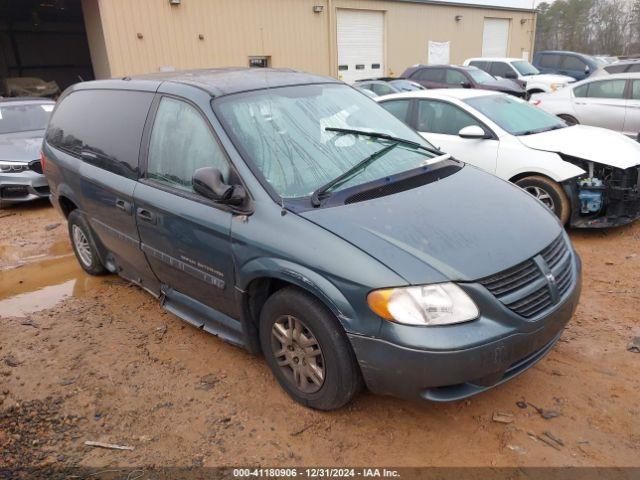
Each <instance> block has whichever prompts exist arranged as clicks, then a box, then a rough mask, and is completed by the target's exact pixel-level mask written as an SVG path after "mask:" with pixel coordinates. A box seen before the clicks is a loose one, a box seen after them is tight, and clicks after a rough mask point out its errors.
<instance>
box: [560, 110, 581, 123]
mask: <svg viewBox="0 0 640 480" xmlns="http://www.w3.org/2000/svg"><path fill="white" fill-rule="evenodd" d="M558 118H560V119H562V120H564V121H565V123H566V124H567V125H569V126H572V125H580V122H579V121H578V119H577V118H576V117H572V116H571V115H566V114H564V113H561V114H560V115H558Z"/></svg>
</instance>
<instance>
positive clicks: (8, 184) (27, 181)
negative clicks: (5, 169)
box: [0, 170, 49, 205]
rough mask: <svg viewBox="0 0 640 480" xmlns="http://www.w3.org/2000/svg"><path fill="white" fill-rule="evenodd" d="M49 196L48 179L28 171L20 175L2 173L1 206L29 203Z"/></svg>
mask: <svg viewBox="0 0 640 480" xmlns="http://www.w3.org/2000/svg"><path fill="white" fill-rule="evenodd" d="M48 196H49V184H48V183H47V178H46V177H45V176H44V175H42V174H40V173H37V172H34V171H31V170H28V171H25V172H20V173H0V204H1V205H8V204H13V203H22V202H29V201H31V200H36V199H38V198H47V197H48Z"/></svg>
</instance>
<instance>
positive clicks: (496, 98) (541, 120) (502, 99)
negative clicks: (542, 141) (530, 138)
mask: <svg viewBox="0 0 640 480" xmlns="http://www.w3.org/2000/svg"><path fill="white" fill-rule="evenodd" d="M466 103H467V104H468V105H469V106H471V107H473V108H475V109H476V110H478V111H479V112H480V113H482V114H483V115H485V116H486V117H488V118H489V119H490V120H492V121H494V122H495V123H497V124H498V125H499V126H500V127H501V128H502V129H504V130H505V131H507V132H509V133H510V134H512V135H516V136H519V135H532V134H534V133H542V132H547V131H549V130H557V129H558V128H564V127H566V126H567V125H566V124H565V123H564V122H563V121H562V120H560V119H559V118H558V117H556V116H554V115H551V114H550V113H547V112H545V111H544V110H542V109H540V108H538V107H534V106H533V105H530V104H528V103H527V102H524V101H522V100H519V99H517V98H514V97H511V96H508V95H504V94H500V95H484V96H481V97H474V98H469V99H467V100H466Z"/></svg>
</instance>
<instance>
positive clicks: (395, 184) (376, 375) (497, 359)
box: [43, 69, 581, 410]
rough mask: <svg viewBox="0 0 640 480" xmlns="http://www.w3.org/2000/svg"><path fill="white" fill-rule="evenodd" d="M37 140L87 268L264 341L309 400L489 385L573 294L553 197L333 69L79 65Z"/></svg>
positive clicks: (448, 395) (460, 393)
mask: <svg viewBox="0 0 640 480" xmlns="http://www.w3.org/2000/svg"><path fill="white" fill-rule="evenodd" d="M43 149H44V158H45V159H46V160H45V172H46V174H47V177H48V178H49V181H50V184H51V188H52V201H53V203H54V205H56V207H57V208H58V209H59V210H60V211H61V212H62V213H63V214H64V215H65V216H66V217H67V220H68V225H69V234H70V237H71V241H72V245H73V248H74V251H75V253H76V256H77V258H78V261H79V263H80V265H81V266H82V268H84V269H85V270H86V271H87V272H88V273H90V274H101V273H104V272H107V271H109V272H117V273H118V274H119V275H122V276H123V277H125V278H127V279H129V280H130V281H132V282H133V283H136V284H138V285H140V286H142V287H143V288H144V289H146V290H148V291H149V292H151V293H152V294H153V295H156V296H159V297H161V298H162V302H161V303H162V305H164V307H165V308H166V309H168V310H169V311H171V312H173V313H175V314H176V315H178V316H179V317H182V318H183V319H185V320H186V321H187V322H190V323H191V324H193V325H195V326H196V327H198V328H201V329H204V330H205V331H207V332H211V333H214V334H216V335H219V336H220V337H221V338H223V339H225V340H228V341H230V342H232V343H235V344H238V345H242V346H244V347H245V348H247V349H248V350H249V351H251V352H255V353H258V352H260V351H262V353H263V354H264V356H265V358H266V361H267V363H268V365H269V367H270V368H271V370H272V371H273V374H274V376H275V377H276V379H277V380H278V382H279V383H280V384H281V385H282V387H283V388H284V389H285V390H286V391H287V392H288V393H289V394H290V395H291V396H292V397H293V398H294V399H295V400H296V401H298V402H300V403H302V404H304V405H307V406H309V407H312V408H317V409H324V410H328V409H332V408H337V407H340V406H341V405H344V404H345V403H346V402H348V401H349V399H351V398H352V397H353V396H354V395H355V394H356V392H357V391H358V390H359V388H360V386H361V383H362V381H364V383H365V384H366V385H367V386H368V387H369V389H370V390H372V391H373V392H377V393H380V394H393V395H397V396H401V397H408V398H416V399H429V400H434V401H447V400H456V399H460V398H464V397H467V396H469V395H473V394H475V393H479V392H482V391H485V390H487V389H489V388H491V387H493V386H495V385H498V384H500V383H503V382H505V381H507V380H509V379H511V378H513V377H514V376H516V375H518V374H520V373H522V372H523V371H524V370H526V369H528V368H529V367H530V366H532V365H533V364H535V363H536V362H538V361H539V360H540V359H541V358H542V357H544V356H545V355H546V354H547V352H548V351H549V350H550V349H551V348H552V347H553V345H554V344H555V342H556V341H557V340H558V338H559V337H560V335H561V332H562V330H563V328H564V326H565V324H566V323H567V322H568V321H569V319H570V317H571V316H572V314H573V312H574V310H575V307H576V304H577V302H578V297H579V293H580V278H581V273H580V269H581V267H580V260H579V258H578V255H577V254H576V253H575V251H574V250H573V248H572V246H571V243H570V241H569V239H568V237H567V235H566V234H565V233H564V231H563V229H562V227H561V225H560V224H559V222H558V221H557V220H556V219H555V218H554V217H553V215H551V214H550V212H549V211H548V210H547V209H546V208H544V207H543V206H542V205H541V204H540V203H539V202H538V201H536V200H535V199H533V198H532V197H531V196H529V195H526V194H525V193H523V192H522V191H521V190H520V189H517V188H514V187H513V186H512V185H510V184H508V183H506V182H503V181H501V180H499V179H497V178H495V177H494V176H492V175H489V174H487V173H485V172H482V171H480V170H478V169H475V168H470V167H467V166H465V165H464V164H463V163H461V162H458V161H455V160H452V159H451V158H450V157H449V156H448V155H445V154H442V153H441V152H439V151H437V150H434V149H433V147H432V146H430V145H429V144H428V143H427V142H426V140H424V139H423V138H422V137H420V136H419V135H418V134H417V133H415V132H414V131H413V130H412V129H410V128H409V127H407V126H406V125H404V124H403V123H402V122H400V121H399V120H397V119H396V118H395V117H394V116H393V115H390V114H389V113H388V112H386V111H385V110H384V109H382V108H380V107H379V106H378V105H376V104H375V103H374V102H371V101H369V100H368V99H366V98H365V97H364V96H363V95H361V94H359V93H358V92H357V91H356V90H355V89H353V88H351V87H350V86H348V85H345V84H343V83H342V82H338V81H337V80H334V79H331V78H326V77H319V76H315V75H308V74H303V73H299V72H294V71H291V70H277V69H259V70H258V69H221V70H204V71H190V72H173V73H164V74H156V75H152V76H147V77H142V78H132V79H123V80H104V81H94V82H83V83H80V84H77V85H75V86H73V87H71V88H70V89H68V90H67V91H66V92H65V93H64V94H63V96H62V98H61V100H60V102H59V104H58V106H57V107H56V110H55V111H54V113H53V116H52V119H51V122H50V125H49V128H48V130H47V135H46V138H45V142H44V143H43ZM451 199H456V200H455V201H451ZM198 354H199V355H202V358H203V361H205V362H206V354H205V353H204V352H198Z"/></svg>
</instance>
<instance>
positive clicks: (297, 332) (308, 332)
mask: <svg viewBox="0 0 640 480" xmlns="http://www.w3.org/2000/svg"><path fill="white" fill-rule="evenodd" d="M276 324H277V325H276ZM314 342H315V343H314ZM260 345H261V347H262V352H263V353H264V356H265V359H266V361H267V364H268V365H269V368H271V371H272V372H273V374H274V376H275V377H276V379H277V380H278V383H280V385H281V386H282V388H283V389H284V390H285V391H286V392H287V393H288V394H289V395H290V396H291V397H292V398H293V399H294V400H295V401H296V402H298V403H301V404H302V405H305V406H306V407H310V408H313V409H316V410H335V409H337V408H340V407H342V406H344V405H346V404H347V403H348V402H349V401H350V400H351V399H352V398H353V397H354V396H355V395H356V394H357V393H358V391H359V390H360V389H361V388H362V377H361V375H360V370H359V367H358V364H357V362H356V359H355V355H354V353H353V350H352V349H351V345H350V344H349V341H348V339H347V336H346V334H345V332H344V330H343V329H342V326H341V325H340V324H339V323H338V320H337V319H336V318H335V317H334V316H333V315H332V314H331V312H330V311H328V310H327V309H326V307H325V306H324V305H323V304H321V303H320V302H319V301H318V300H317V299H316V298H314V297H312V296H311V295H309V294H307V293H305V292H303V291H301V290H298V289H297V288H294V287H287V288H284V289H282V290H278V291H277V292H276V293H274V294H273V295H272V296H270V297H269V298H268V299H267V301H266V302H265V304H264V306H263V307H262V311H261V312H260ZM280 353H281V355H279V354H280ZM295 369H297V370H298V372H300V373H299V374H298V375H296V374H295V373H294V371H295ZM318 372H321V375H318Z"/></svg>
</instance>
